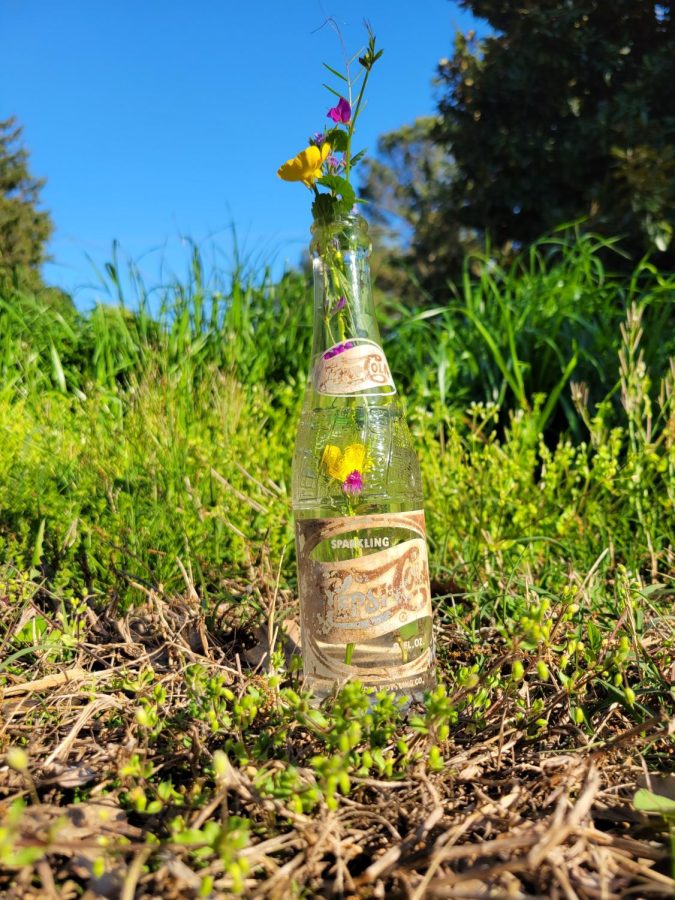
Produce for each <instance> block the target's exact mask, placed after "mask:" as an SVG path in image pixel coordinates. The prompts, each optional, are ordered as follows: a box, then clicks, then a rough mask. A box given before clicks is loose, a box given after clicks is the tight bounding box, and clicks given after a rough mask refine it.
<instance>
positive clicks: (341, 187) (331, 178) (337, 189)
mask: <svg viewBox="0 0 675 900" xmlns="http://www.w3.org/2000/svg"><path fill="white" fill-rule="evenodd" d="M319 184H322V185H323V186H324V187H327V188H330V190H331V191H333V192H334V193H336V194H339V195H340V197H341V198H342V204H341V205H345V206H348V207H349V209H351V208H352V206H353V205H354V200H355V199H356V194H355V193H354V188H353V187H352V186H351V184H350V183H349V182H348V181H347V179H346V178H343V177H342V176H341V175H324V176H323V178H319Z"/></svg>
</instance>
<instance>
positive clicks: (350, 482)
mask: <svg viewBox="0 0 675 900" xmlns="http://www.w3.org/2000/svg"><path fill="white" fill-rule="evenodd" d="M342 490H343V491H344V492H345V494H347V495H348V496H349V497H356V496H358V495H359V494H360V493H361V491H362V490H363V477H362V476H361V473H360V472H359V470H358V469H354V471H353V472H350V473H349V475H347V477H346V478H345V480H344V481H343V482H342Z"/></svg>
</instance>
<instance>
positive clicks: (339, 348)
mask: <svg viewBox="0 0 675 900" xmlns="http://www.w3.org/2000/svg"><path fill="white" fill-rule="evenodd" d="M354 346H356V345H355V344H354V342H353V341H347V342H346V343H344V344H336V345H335V346H334V347H331V348H330V350H326V352H325V353H324V355H323V358H324V359H332V358H333V357H334V356H337V355H338V353H344V352H345V350H351V349H352V347H354Z"/></svg>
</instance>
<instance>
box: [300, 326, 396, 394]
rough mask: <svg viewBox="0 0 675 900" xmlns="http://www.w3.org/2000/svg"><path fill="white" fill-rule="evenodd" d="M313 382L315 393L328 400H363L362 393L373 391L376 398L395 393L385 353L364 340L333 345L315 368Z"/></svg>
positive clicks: (358, 339)
mask: <svg viewBox="0 0 675 900" xmlns="http://www.w3.org/2000/svg"><path fill="white" fill-rule="evenodd" d="M312 382H313V384H314V390H316V391H317V392H318V393H319V394H328V395H329V396H348V395H351V394H359V395H360V396H364V395H363V393H362V392H363V391H372V390H374V389H375V388H379V390H378V391H377V395H378V396H382V395H383V394H395V393H396V388H395V386H394V380H393V378H392V377H391V371H390V369H389V365H388V363H387V357H386V356H385V355H384V350H383V349H382V347H380V346H379V344H376V343H375V342H374V341H368V340H366V339H364V338H353V339H352V340H349V341H345V342H344V343H342V344H334V345H333V346H332V347H330V348H329V349H328V350H326V352H325V353H322V354H321V356H320V357H319V358H318V359H317V361H316V363H315V364H314V371H313V374H312ZM383 389H384V390H383Z"/></svg>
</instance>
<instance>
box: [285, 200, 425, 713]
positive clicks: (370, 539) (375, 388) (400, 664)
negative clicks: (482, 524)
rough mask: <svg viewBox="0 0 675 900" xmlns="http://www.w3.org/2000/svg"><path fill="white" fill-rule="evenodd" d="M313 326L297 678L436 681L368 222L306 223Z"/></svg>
mask: <svg viewBox="0 0 675 900" xmlns="http://www.w3.org/2000/svg"><path fill="white" fill-rule="evenodd" d="M312 236H313V237H312V243H311V247H310V249H311V254H312V264H313V271H314V337H313V347H312V360H311V367H310V374H309V379H308V384H307V388H306V393H305V400H304V406H303V411H302V416H301V419H300V425H299V428H298V434H297V439H296V445H295V453H294V457H293V513H294V518H295V529H296V551H297V561H298V584H299V594H300V619H301V631H302V653H303V665H304V677H305V684H306V686H307V687H308V688H310V689H311V690H312V691H313V692H314V694H315V695H316V696H318V697H325V696H327V695H328V694H330V693H332V692H333V691H334V690H335V689H336V688H339V687H340V686H341V685H343V684H344V683H345V682H346V681H349V680H356V679H358V680H359V681H360V682H362V683H363V684H364V685H365V686H367V687H369V688H375V689H378V690H381V689H385V690H390V691H395V692H397V693H399V694H402V695H408V696H412V697H414V698H419V697H421V696H422V695H423V693H424V691H425V690H427V689H429V688H431V687H433V686H434V684H435V665H434V662H435V658H434V638H433V631H432V611H431V594H430V588H429V566H428V557H427V544H426V537H425V521H424V511H423V504H422V485H421V477H420V468H419V463H418V461H417V457H416V455H415V451H414V448H413V446H412V441H411V437H410V432H409V430H408V427H407V425H406V422H405V420H404V418H403V415H402V412H401V408H400V405H399V403H398V399H397V395H396V387H395V385H394V381H393V379H392V375H391V372H390V369H389V366H388V364H387V359H386V357H385V354H384V351H383V349H382V346H381V341H380V335H379V330H378V326H377V322H376V319H375V310H374V306H373V299H372V291H371V282H370V266H369V253H370V240H369V237H368V225H367V223H366V221H365V219H363V218H362V217H361V216H358V215H354V214H351V215H349V216H345V217H342V218H340V219H339V220H337V221H333V222H331V223H330V224H318V223H316V222H315V224H314V225H313V227H312Z"/></svg>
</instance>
